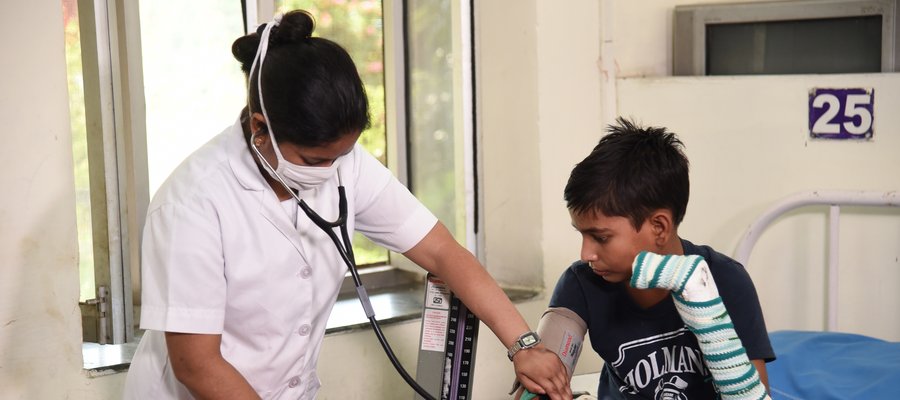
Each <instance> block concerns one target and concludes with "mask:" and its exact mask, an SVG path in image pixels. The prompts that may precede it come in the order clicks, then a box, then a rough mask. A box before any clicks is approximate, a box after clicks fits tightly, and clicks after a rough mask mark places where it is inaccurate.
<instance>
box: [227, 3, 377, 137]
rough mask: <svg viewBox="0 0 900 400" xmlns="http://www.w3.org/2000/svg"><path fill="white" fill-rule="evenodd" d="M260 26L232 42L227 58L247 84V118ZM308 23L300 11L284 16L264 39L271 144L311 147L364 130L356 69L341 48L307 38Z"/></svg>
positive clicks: (253, 96) (253, 106)
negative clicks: (236, 63)
mask: <svg viewBox="0 0 900 400" xmlns="http://www.w3.org/2000/svg"><path fill="white" fill-rule="evenodd" d="M265 27H266V24H263V25H261V26H260V27H259V28H258V29H257V30H256V32H254V33H251V34H249V35H246V36H243V37H240V38H238V39H237V40H235V41H234V44H233V45H232V46H231V52H232V54H233V55H234V58H236V59H237V60H238V61H240V63H241V69H242V70H243V71H244V74H245V75H246V76H247V79H248V81H249V82H248V96H249V98H248V105H249V108H250V112H251V113H254V112H262V111H261V108H260V106H259V88H258V86H257V82H258V80H257V75H258V74H259V69H260V68H259V65H258V63H259V61H257V68H256V69H255V70H254V71H253V73H252V74H251V71H250V68H251V66H252V65H253V60H254V58H256V52H257V49H258V48H259V45H260V37H261V36H262V33H263V31H264V30H265ZM314 29H315V22H314V21H313V17H312V16H311V15H310V14H309V13H308V12H306V11H303V10H295V11H291V12H289V13H287V14H285V15H284V16H283V17H282V19H281V22H280V23H279V24H278V25H277V26H275V27H274V28H272V30H271V32H270V33H269V47H268V49H267V52H266V59H265V62H264V63H263V66H262V70H263V75H262V85H263V96H265V97H264V99H265V104H266V113H267V114H268V117H269V123H270V124H271V125H272V126H271V127H270V128H272V129H274V133H275V139H276V140H278V141H288V142H291V143H294V144H297V145H301V146H309V147H317V146H320V145H323V144H327V143H331V142H334V141H335V140H337V139H339V138H341V137H342V136H343V135H346V134H350V133H357V132H361V131H363V130H365V129H366V128H368V127H369V124H370V120H369V102H368V99H367V98H366V91H365V88H364V87H363V84H362V80H361V79H360V77H359V72H358V71H357V70H356V65H354V64H353V60H351V59H350V55H349V54H347V51H346V50H344V48H343V47H341V46H340V45H338V44H337V43H335V42H332V41H330V40H328V39H324V38H320V37H312V32H313V30H314Z"/></svg>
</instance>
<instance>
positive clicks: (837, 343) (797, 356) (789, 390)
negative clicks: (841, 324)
mask: <svg viewBox="0 0 900 400" xmlns="http://www.w3.org/2000/svg"><path fill="white" fill-rule="evenodd" d="M807 206H828V213H829V217H828V235H827V236H828V245H827V247H828V253H827V254H828V257H827V259H828V263H827V271H826V282H827V283H826V287H827V289H826V305H825V307H826V310H827V314H826V315H827V316H826V320H827V322H826V326H825V329H824V330H823V331H800V330H784V331H774V332H770V335H769V336H770V338H771V341H772V346H773V347H774V349H775V354H776V357H777V359H776V360H775V361H773V362H771V363H769V364H768V365H767V368H766V369H767V371H768V376H769V388H770V392H771V395H772V398H773V399H776V400H777V399H816V400H818V399H900V342H888V341H884V340H881V339H878V338H873V337H868V336H864V335H857V334H850V333H841V332H837V331H836V330H837V315H838V283H839V282H840V281H841V280H840V279H839V276H838V259H839V258H838V238H839V235H840V234H839V227H840V210H841V207H842V206H853V207H857V206H864V207H900V195H898V193H897V192H860V191H853V192H847V191H816V192H807V193H799V194H796V195H793V196H790V197H787V198H785V199H783V200H782V201H780V202H778V203H777V204H775V205H773V206H772V207H771V208H769V209H768V210H767V211H766V212H764V213H763V214H762V215H760V217H759V218H758V219H757V220H756V221H755V222H753V224H751V225H750V227H749V228H748V229H747V231H746V233H745V234H744V237H743V238H742V239H741V241H740V243H739V244H738V247H737V250H736V252H735V259H736V260H737V261H739V262H740V263H741V264H743V265H744V266H746V267H747V269H748V270H749V271H752V270H753V263H752V262H749V261H750V253H751V252H752V250H753V246H754V245H755V244H756V242H757V240H758V239H759V237H760V235H761V234H762V233H763V232H764V231H765V229H766V227H767V226H769V225H770V224H771V223H772V222H774V221H775V220H777V219H778V218H779V217H780V216H782V215H783V214H785V213H787V212H789V211H791V210H794V209H797V208H800V207H807ZM898 246H900V244H898ZM756 284H757V286H761V285H765V281H757V282H756ZM885 309H886V312H885V313H884V315H885V317H886V318H900V316H898V315H900V313H898V311H897V309H896V307H892V306H888V307H885Z"/></svg>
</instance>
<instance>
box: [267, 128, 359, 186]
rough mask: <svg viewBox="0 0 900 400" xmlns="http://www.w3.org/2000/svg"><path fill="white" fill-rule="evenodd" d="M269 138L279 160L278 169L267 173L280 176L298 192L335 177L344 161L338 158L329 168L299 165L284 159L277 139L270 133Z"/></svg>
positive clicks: (276, 177)
mask: <svg viewBox="0 0 900 400" xmlns="http://www.w3.org/2000/svg"><path fill="white" fill-rule="evenodd" d="M269 138H270V139H271V140H272V145H273V146H272V147H274V148H275V156H276V157H277V158H278V167H277V168H275V171H272V170H271V169H268V168H267V169H266V171H269V174H270V175H271V174H272V173H273V172H274V173H275V174H276V175H280V176H281V178H282V179H283V180H284V183H286V184H287V185H288V186H290V187H291V188H294V189H297V190H310V189H313V188H315V187H318V186H319V185H321V184H323V183H325V182H326V181H328V180H329V179H331V178H332V177H334V175H335V173H336V172H337V170H338V166H340V164H341V160H342V159H343V157H338V158H337V159H335V160H334V161H333V162H332V163H331V165H329V166H327V167H310V166H307V165H297V164H294V163H292V162H290V161H287V160H285V159H284V156H282V155H281V150H280V149H279V148H278V143H277V142H275V137H274V136H272V133H271V132H269ZM272 177H273V178H275V179H276V180H278V176H274V175H273V176H272Z"/></svg>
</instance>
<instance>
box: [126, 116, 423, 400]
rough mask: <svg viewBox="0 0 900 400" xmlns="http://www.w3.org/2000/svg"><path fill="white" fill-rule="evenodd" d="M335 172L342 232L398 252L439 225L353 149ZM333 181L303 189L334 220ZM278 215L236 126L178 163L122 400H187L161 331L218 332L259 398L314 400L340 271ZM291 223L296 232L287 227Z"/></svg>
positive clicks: (157, 216) (308, 234) (150, 251)
mask: <svg viewBox="0 0 900 400" xmlns="http://www.w3.org/2000/svg"><path fill="white" fill-rule="evenodd" d="M339 173H340V174H341V177H342V179H343V184H344V186H345V188H346V193H347V200H348V210H349V211H348V221H347V224H348V228H349V229H350V231H351V232H352V231H353V230H354V229H355V230H357V231H359V232H361V233H363V234H365V235H366V236H367V237H369V238H370V239H371V240H372V241H374V242H376V243H378V244H381V245H382V246H384V247H386V248H388V249H390V250H392V251H396V252H405V251H407V250H409V249H410V248H412V247H413V246H414V245H415V244H416V243H418V242H419V241H420V240H422V238H424V237H425V235H426V234H427V233H428V232H429V231H430V230H431V228H432V227H434V225H435V223H436V222H437V219H436V218H435V217H434V215H433V214H432V213H431V212H429V211H428V210H427V209H426V208H425V207H424V206H423V205H422V204H421V203H420V202H419V201H418V200H417V199H416V198H415V197H413V196H412V194H410V193H409V191H408V190H407V189H406V188H405V187H404V186H403V185H401V184H400V182H398V181H397V180H396V179H395V178H394V177H393V175H391V173H390V171H389V170H387V169H386V168H385V167H384V166H382V165H381V164H380V163H379V162H378V161H377V160H376V159H375V158H374V157H372V156H371V155H370V154H369V153H368V152H366V151H365V150H364V149H362V148H361V147H360V146H359V145H356V146H354V148H353V150H352V152H350V153H349V154H347V155H346V156H344V157H343V159H342V161H341V164H340V167H339ZM337 193H338V191H337V179H336V178H335V179H332V180H330V181H329V182H327V183H325V184H323V185H322V186H320V187H319V188H317V189H313V190H310V191H305V192H301V193H300V196H301V198H303V199H304V200H305V201H306V202H307V203H308V204H309V205H310V206H311V207H312V208H313V209H314V210H316V211H317V212H318V213H319V214H320V215H321V216H322V217H323V218H325V219H328V220H333V219H335V218H336V217H337V215H338V212H337V204H338V195H337ZM291 209H292V211H295V212H293V213H290V214H295V215H296V214H299V216H296V218H295V217H294V216H292V215H290V214H289V213H287V212H285V209H284V208H283V207H282V203H281V202H279V200H278V199H277V197H276V196H275V194H274V192H273V191H272V189H271V187H269V185H268V183H266V181H265V180H264V179H263V176H262V174H261V173H260V170H259V169H258V168H257V166H256V164H255V162H254V160H253V158H252V157H251V155H250V151H249V150H248V148H247V144H246V142H245V140H244V136H243V132H242V130H241V126H240V124H239V123H235V124H234V125H233V126H231V127H229V128H228V129H226V130H225V131H224V132H222V133H221V134H219V135H218V136H216V137H215V138H213V139H212V140H211V141H210V142H209V143H207V144H206V145H204V146H203V147H202V148H200V149H199V150H197V151H196V152H195V153H194V154H193V155H191V157H189V158H188V159H187V160H186V161H185V162H184V163H182V164H181V165H180V166H179V167H178V168H177V169H176V170H175V172H173V173H172V175H171V176H170V177H169V179H168V180H167V181H166V182H165V183H164V184H163V186H162V187H161V188H160V189H159V191H158V192H157V194H156V196H155V197H154V199H153V201H152V202H151V204H150V208H149V210H148V214H147V222H146V226H145V228H144V239H143V247H142V265H141V267H142V274H141V276H142V279H143V280H142V297H141V300H142V301H141V328H143V329H146V330H147V331H146V333H145V334H144V336H143V338H142V340H141V343H140V345H139V346H138V349H137V352H136V354H135V356H134V359H133V361H132V363H131V367H130V369H129V372H128V377H127V380H126V384H125V398H126V399H190V398H192V397H191V395H190V393H188V391H187V390H186V389H185V387H184V386H183V385H181V384H180V383H179V382H178V381H177V380H176V379H175V377H174V375H173V373H172V369H171V367H170V366H169V359H168V353H167V350H166V343H165V334H164V332H165V331H170V332H187V333H201V334H220V335H222V347H221V351H222V355H223V356H224V357H225V359H226V360H227V361H228V362H229V363H231V364H232V365H233V366H234V367H235V368H236V369H237V370H238V371H240V373H241V374H242V375H243V376H244V377H245V378H246V379H247V380H248V381H249V383H250V385H252V386H253V388H254V389H255V390H256V391H257V393H259V395H260V396H261V397H262V398H264V399H287V398H290V399H313V398H315V395H316V392H317V391H318V388H319V386H320V384H319V379H318V377H317V376H316V372H315V369H316V361H317V359H318V356H319V350H320V348H321V345H322V339H323V337H324V335H325V324H326V322H327V320H328V315H329V314H330V313H331V309H332V307H333V306H334V303H335V300H336V299H337V294H338V290H339V288H340V286H341V282H342V280H343V277H344V273H345V272H346V271H347V269H346V266H345V265H344V263H343V261H342V260H341V259H340V256H339V255H338V252H337V250H336V249H335V248H334V244H333V243H332V242H331V239H329V238H328V236H326V235H325V234H324V233H323V232H322V231H321V230H320V229H319V228H318V227H317V226H315V225H314V224H313V223H312V222H311V221H310V220H309V218H307V217H306V215H305V214H303V213H302V211H301V212H299V213H296V207H291ZM294 218H295V219H296V225H295V222H294Z"/></svg>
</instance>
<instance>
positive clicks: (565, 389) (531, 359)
mask: <svg viewBox="0 0 900 400" xmlns="http://www.w3.org/2000/svg"><path fill="white" fill-rule="evenodd" d="M513 364H514V366H515V369H516V378H518V379H519V382H521V383H522V385H524V386H525V388H526V389H528V391H529V392H531V393H535V394H546V395H548V396H550V398H551V399H552V400H570V399H571V398H572V389H571V388H570V387H569V375H568V373H566V367H565V366H564V365H563V363H562V361H560V359H559V356H557V355H556V353H554V352H552V351H550V350H547V348H546V347H544V345H543V344H540V345H538V346H536V347H533V348H530V349H523V350H519V351H518V352H517V353H516V355H514V356H513Z"/></svg>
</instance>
